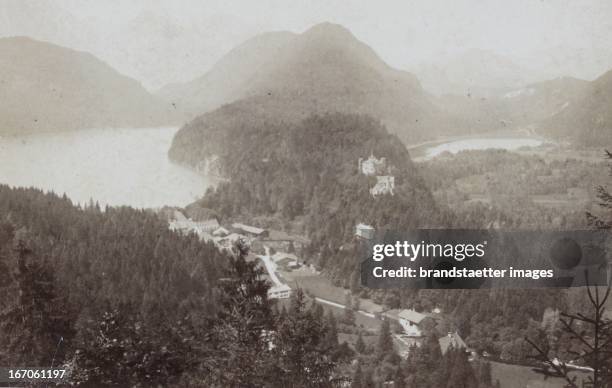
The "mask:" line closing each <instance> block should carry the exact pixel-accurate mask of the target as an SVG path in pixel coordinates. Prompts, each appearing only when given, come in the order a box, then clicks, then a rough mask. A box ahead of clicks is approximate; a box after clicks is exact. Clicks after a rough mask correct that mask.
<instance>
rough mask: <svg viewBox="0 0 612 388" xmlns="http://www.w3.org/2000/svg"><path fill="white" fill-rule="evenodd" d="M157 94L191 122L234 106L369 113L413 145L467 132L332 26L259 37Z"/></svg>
mask: <svg viewBox="0 0 612 388" xmlns="http://www.w3.org/2000/svg"><path fill="white" fill-rule="evenodd" d="M158 95H159V96H160V97H162V98H164V99H166V101H168V102H169V103H172V104H174V105H176V107H177V109H179V110H181V111H182V112H183V113H184V114H185V118H186V119H188V120H189V119H192V118H193V117H195V116H196V115H197V114H201V113H205V117H200V118H198V122H201V121H202V120H204V121H206V120H208V121H209V122H211V120H216V119H217V118H218V116H219V112H217V113H214V112H213V111H214V109H216V108H219V107H220V106H222V105H223V104H234V105H236V106H237V107H239V108H237V109H240V110H241V111H244V110H251V111H253V112H254V113H253V114H254V115H256V114H259V113H261V114H265V115H270V116H271V115H273V114H277V113H278V114H279V115H280V118H282V119H302V118H304V117H306V116H307V115H309V114H313V113H326V112H332V111H337V112H344V113H361V114H368V115H370V116H372V117H374V118H376V119H379V120H381V121H382V122H383V123H384V124H385V125H386V126H387V128H388V129H389V130H390V131H391V132H393V133H395V134H398V135H399V136H400V137H401V138H402V139H403V140H405V141H407V142H412V141H419V140H422V139H425V138H431V137H432V136H433V135H435V134H437V133H443V132H445V131H451V130H455V131H456V130H465V129H466V127H468V125H466V124H465V123H464V122H463V121H462V120H461V119H458V118H455V117H452V116H449V115H448V114H446V113H445V112H444V111H443V110H440V109H439V108H438V107H437V106H436V104H434V102H433V101H432V97H431V96H430V95H429V94H428V93H427V92H426V91H425V90H423V88H422V87H421V85H420V83H419V81H418V80H417V78H416V77H415V76H414V75H413V74H411V73H408V72H405V71H400V70H396V69H394V68H392V67H390V66H388V65H387V64H386V63H385V62H384V61H382V60H381V59H380V58H379V56H378V55H377V54H376V53H375V52H374V51H373V50H372V49H371V48H370V47H369V46H367V45H366V44H364V43H362V42H361V41H359V40H357V39H356V38H355V37H354V36H353V35H352V34H351V32H350V31H348V30H347V29H345V28H344V27H342V26H339V25H336V24H331V23H322V24H318V25H315V26H314V27H312V28H310V29H308V30H307V31H305V32H303V33H302V34H293V33H288V32H275V33H268V34H264V35H260V36H258V37H255V38H253V39H251V40H249V41H247V42H245V43H244V44H242V45H240V46H239V47H237V48H236V49H234V50H232V51H231V52H230V53H229V54H228V55H227V56H226V57H224V58H223V59H222V60H221V61H219V62H218V63H217V65H216V66H214V67H213V68H212V69H211V70H210V71H209V72H207V73H206V74H204V75H203V76H201V77H199V78H197V79H195V80H193V81H191V82H188V83H184V84H175V85H170V86H167V87H165V88H162V89H161V90H160V91H159V92H158ZM226 111H227V109H226ZM207 112H208V115H206V113H207ZM221 120H223V119H221Z"/></svg>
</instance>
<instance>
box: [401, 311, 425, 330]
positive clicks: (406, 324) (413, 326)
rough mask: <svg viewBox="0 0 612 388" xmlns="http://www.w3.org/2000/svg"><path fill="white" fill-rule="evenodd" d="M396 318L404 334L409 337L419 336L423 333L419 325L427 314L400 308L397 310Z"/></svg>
mask: <svg viewBox="0 0 612 388" xmlns="http://www.w3.org/2000/svg"><path fill="white" fill-rule="evenodd" d="M398 318H399V323H400V325H401V326H402V328H403V329H404V332H405V333H406V335H408V336H410V337H421V336H422V335H423V331H422V330H421V327H420V325H421V323H422V322H423V320H424V319H425V318H427V315H425V314H421V313H419V312H416V311H415V310H402V311H400V312H399V314H398Z"/></svg>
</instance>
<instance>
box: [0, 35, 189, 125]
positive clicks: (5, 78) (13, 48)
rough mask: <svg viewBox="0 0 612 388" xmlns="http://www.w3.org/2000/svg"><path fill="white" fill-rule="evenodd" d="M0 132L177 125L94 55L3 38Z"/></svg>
mask: <svg viewBox="0 0 612 388" xmlns="http://www.w3.org/2000/svg"><path fill="white" fill-rule="evenodd" d="M0 53H1V55H0V100H1V101H2V104H0V133H4V134H6V133H33V132H43V131H65V130H75V129H83V128H105V127H148V126H160V125H169V124H175V123H177V115H176V113H175V112H173V109H172V107H171V106H170V105H169V104H167V103H165V102H163V101H162V100H160V99H159V98H157V97H155V96H153V95H152V94H151V93H149V92H148V91H147V90H145V89H144V88H143V87H142V85H141V84H140V83H139V82H138V81H136V80H134V79H131V78H129V77H126V76H123V75H121V74H119V73H118V72H117V71H116V70H114V69H113V68H111V67H110V66H109V65H107V64H106V63H104V62H102V61H101V60H99V59H97V58H96V57H94V56H93V55H91V54H89V53H86V52H80V51H75V50H71V49H68V48H65V47H61V46H57V45H54V44H51V43H46V42H41V41H37V40H34V39H30V38H26V37H11V38H2V39H0Z"/></svg>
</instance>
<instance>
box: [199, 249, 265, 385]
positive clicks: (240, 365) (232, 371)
mask: <svg viewBox="0 0 612 388" xmlns="http://www.w3.org/2000/svg"><path fill="white" fill-rule="evenodd" d="M236 251H237V252H238V256H237V257H236V258H231V259H230V268H229V270H228V273H227V276H226V277H225V278H223V279H221V281H220V288H221V296H220V304H221V308H220V311H219V313H218V314H217V319H216V322H215V325H214V328H213V336H212V337H211V338H212V341H213V347H214V349H215V354H214V356H213V357H212V358H211V363H212V364H213V365H212V366H211V368H210V369H211V370H210V372H211V378H212V380H213V381H212V382H211V384H213V385H214V384H221V385H226V386H242V385H250V386H261V385H264V381H265V379H266V376H265V373H266V371H267V369H268V367H269V364H268V362H269V359H270V358H269V356H270V341H271V339H270V337H271V333H272V331H273V329H274V316H273V315H272V309H271V302H270V301H269V300H268V289H269V284H268V282H267V281H266V280H265V279H263V277H262V275H263V273H264V271H263V269H262V268H261V267H260V266H259V265H258V264H257V263H256V262H247V261H246V260H245V256H246V254H247V249H246V247H245V246H244V245H241V244H238V245H237V246H236Z"/></svg>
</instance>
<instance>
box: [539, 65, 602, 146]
mask: <svg viewBox="0 0 612 388" xmlns="http://www.w3.org/2000/svg"><path fill="white" fill-rule="evenodd" d="M611 106H612V70H610V71H608V72H607V73H605V74H603V75H602V76H600V77H599V78H597V79H596V80H594V81H592V82H590V83H589V84H588V85H587V86H586V87H585V90H584V91H583V93H582V94H581V95H580V96H579V98H577V99H576V100H574V101H570V102H568V104H567V105H565V106H563V109H561V110H560V111H559V112H557V113H556V114H555V115H553V116H552V117H550V118H549V119H547V120H545V121H543V122H542V123H541V124H540V128H541V131H542V132H543V133H546V134H548V135H550V136H553V137H556V138H562V139H568V140H570V141H572V142H576V143H578V144H581V145H587V146H609V145H611V144H612V111H611V110H610V107H611Z"/></svg>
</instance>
